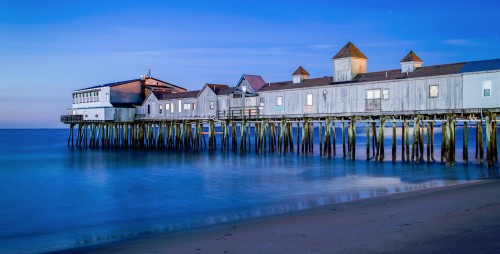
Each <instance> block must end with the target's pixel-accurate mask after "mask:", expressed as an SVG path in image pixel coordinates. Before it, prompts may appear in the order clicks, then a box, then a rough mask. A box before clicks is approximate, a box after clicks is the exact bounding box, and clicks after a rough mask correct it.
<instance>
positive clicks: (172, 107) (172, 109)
mask: <svg viewBox="0 0 500 254" xmlns="http://www.w3.org/2000/svg"><path fill="white" fill-rule="evenodd" d="M173 113H174V103H173V102H170V114H173Z"/></svg>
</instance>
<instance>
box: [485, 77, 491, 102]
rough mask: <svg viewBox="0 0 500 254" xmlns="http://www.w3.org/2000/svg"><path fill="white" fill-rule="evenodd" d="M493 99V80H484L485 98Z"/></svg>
mask: <svg viewBox="0 0 500 254" xmlns="http://www.w3.org/2000/svg"><path fill="white" fill-rule="evenodd" d="M484 97H491V80H483V98H484Z"/></svg>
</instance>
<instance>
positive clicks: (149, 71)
mask: <svg viewBox="0 0 500 254" xmlns="http://www.w3.org/2000/svg"><path fill="white" fill-rule="evenodd" d="M148 78H151V66H148Z"/></svg>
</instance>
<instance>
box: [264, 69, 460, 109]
mask: <svg viewBox="0 0 500 254" xmlns="http://www.w3.org/2000/svg"><path fill="white" fill-rule="evenodd" d="M431 85H438V86H439V94H438V97H437V98H430V97H429V86H431ZM370 89H380V90H381V97H382V90H384V89H388V90H389V99H387V100H384V99H381V107H380V110H377V111H367V110H366V91H367V90H370ZM324 93H326V94H324ZM307 94H312V96H313V105H312V106H307V105H306V97H307ZM279 96H282V97H283V106H284V107H279V106H277V101H278V97H279ZM259 97H262V98H264V101H265V102H266V103H265V106H264V107H262V108H261V111H260V114H261V116H286V115H308V114H311V115H313V114H346V115H349V114H372V113H376V112H414V111H432V110H447V109H451V110H453V109H460V108H462V97H463V96H462V77H461V76H460V75H453V76H443V77H435V78H427V79H412V80H400V81H399V80H398V81H389V82H375V83H363V84H346V85H328V86H319V87H314V88H301V87H300V84H297V88H296V89H288V90H278V91H268V92H267V91H266V92H261V93H259Z"/></svg>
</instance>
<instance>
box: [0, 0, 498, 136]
mask: <svg viewBox="0 0 500 254" xmlns="http://www.w3.org/2000/svg"><path fill="white" fill-rule="evenodd" d="M499 24H500V3H499V2H498V1H479V0H478V1H438V0H434V1H427V0H420V1H401V0H398V1H373V0H372V1H360V0H358V1H269V0H268V1H260V0H257V1H236V0H233V1H187V0H186V1H128V0H116V1H111V0H110V1H90V0H85V1H72V0H60V1H49V0H47V1H24V0H17V1H1V2H0V128H53V127H56V128H59V127H64V126H63V125H62V124H61V123H59V115H61V114H66V112H67V109H68V108H69V107H70V106H71V91H72V90H74V89H78V88H83V87H88V86H94V85H98V84H103V83H109V82H115V81H120V80H128V79H135V78H139V77H140V75H141V74H145V73H146V72H147V68H148V66H151V69H152V74H153V76H154V77H157V78H159V79H161V80H165V81H168V82H171V83H173V84H176V85H179V86H183V87H186V88H188V89H189V90H197V89H200V88H201V87H202V86H203V84H204V83H206V82H213V83H225V84H228V85H231V86H234V85H235V84H236V82H238V80H239V78H240V76H241V74H257V75H261V76H262V77H263V78H264V80H266V81H271V82H272V81H283V80H289V79H290V78H291V77H290V76H291V73H292V72H293V71H294V70H295V69H296V68H297V67H298V66H299V65H302V66H304V68H305V69H306V70H307V71H308V72H309V73H310V74H311V76H312V77H321V76H330V75H332V64H331V60H330V59H331V57H332V56H333V55H334V54H335V53H336V52H337V51H338V50H340V48H341V47H342V46H343V45H345V44H346V43H347V42H348V41H352V42H353V43H354V44H355V45H356V46H358V48H359V49H360V50H361V51H362V52H363V53H364V54H365V55H366V56H367V57H368V58H369V60H368V67H367V68H368V71H377V70H387V69H398V68H400V64H399V62H400V60H401V59H402V58H403V57H404V56H405V55H406V53H408V52H409V51H410V50H414V51H415V52H416V53H417V55H418V56H420V58H422V59H423V61H424V65H434V64H442V63H451V62H460V61H470V60H483V59H493V58H500V40H499V37H500V28H499Z"/></svg>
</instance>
